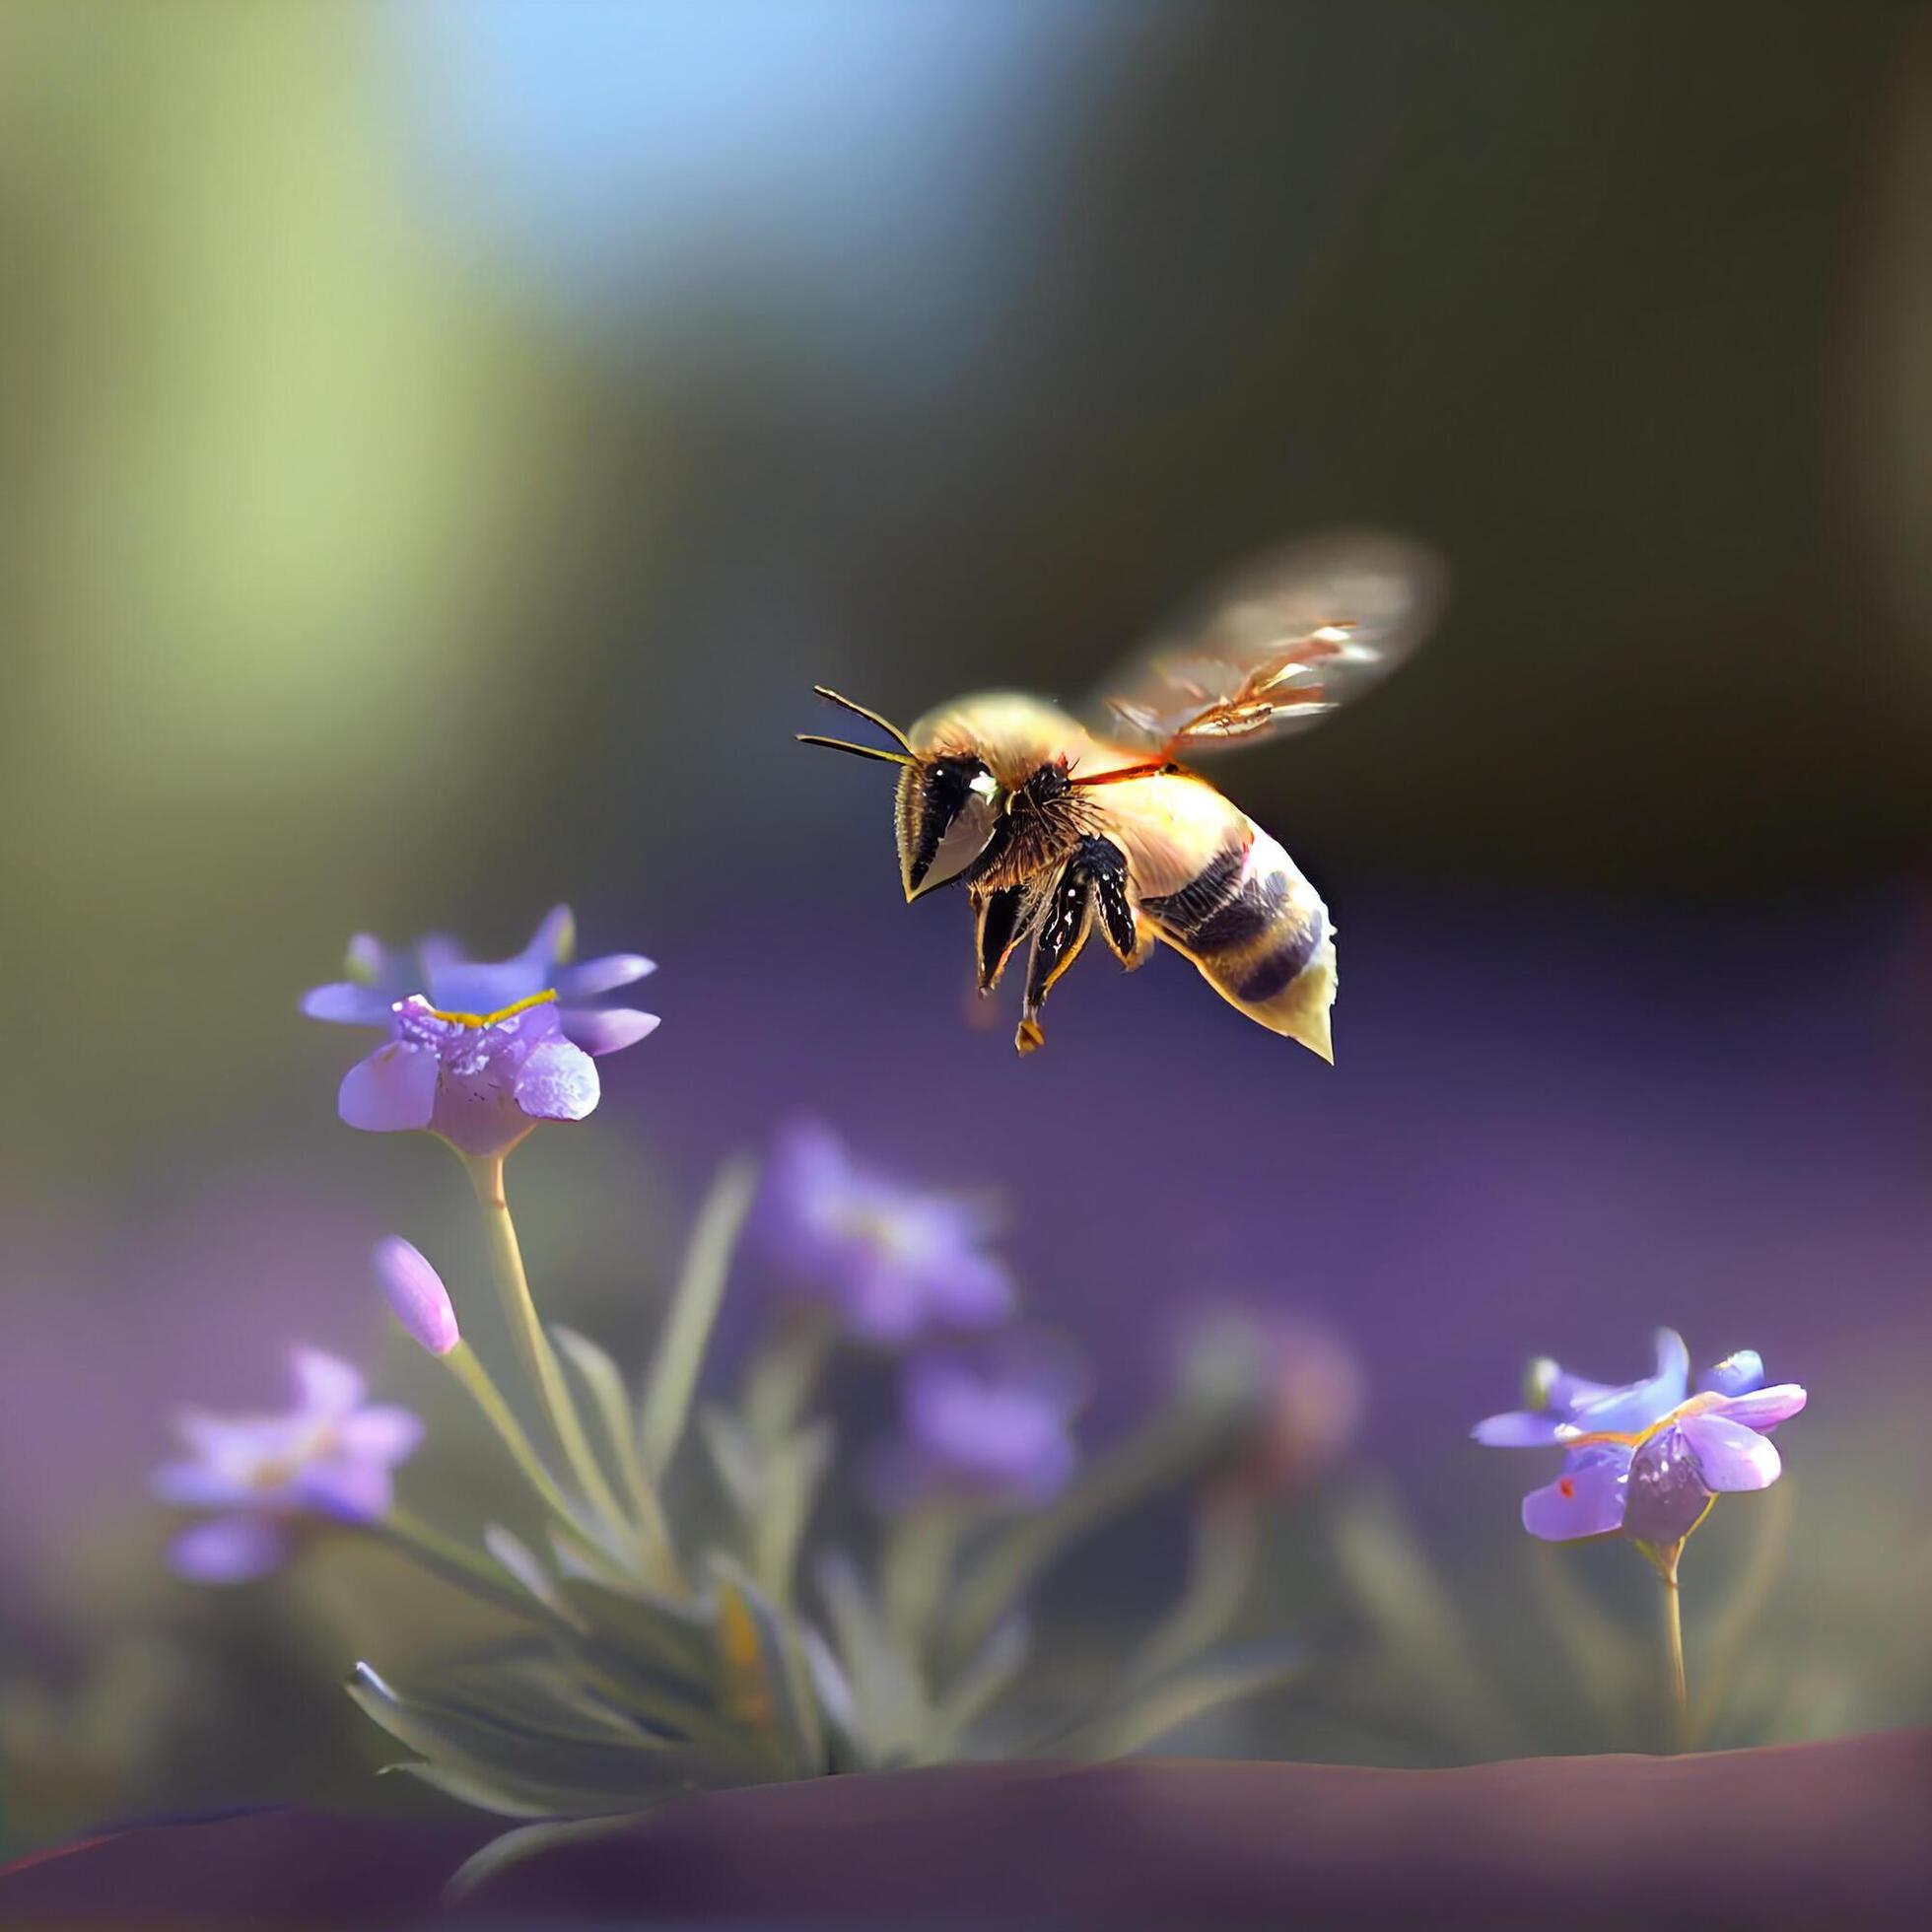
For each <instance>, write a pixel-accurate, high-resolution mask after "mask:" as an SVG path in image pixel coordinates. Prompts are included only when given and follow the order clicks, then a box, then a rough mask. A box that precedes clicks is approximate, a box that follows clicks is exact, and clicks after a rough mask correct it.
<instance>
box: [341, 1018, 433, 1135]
mask: <svg viewBox="0 0 1932 1932" xmlns="http://www.w3.org/2000/svg"><path fill="white" fill-rule="evenodd" d="M436 1074H437V1057H436V1053H435V1050H434V1049H432V1048H429V1047H422V1046H418V1045H416V1044H415V1043H414V1042H413V1041H408V1040H391V1041H390V1042H389V1043H388V1044H387V1045H386V1046H380V1047H378V1048H377V1049H376V1051H375V1052H374V1053H373V1054H371V1055H370V1056H369V1058H368V1059H367V1060H359V1061H358V1062H357V1063H356V1064H355V1066H353V1067H352V1068H350V1069H349V1070H348V1071H347V1072H346V1073H345V1074H343V1076H342V1090H341V1092H340V1094H339V1095H338V1096H337V1098H336V1111H337V1112H338V1113H339V1114H340V1115H341V1116H342V1118H343V1120H345V1121H346V1122H347V1123H348V1124H349V1126H351V1127H359V1128H361V1129H362V1130H363V1131H364V1132H365V1133H368V1134H397V1133H401V1132H404V1131H405V1130H407V1129H410V1128H417V1127H427V1126H429V1124H430V1117H431V1115H432V1114H434V1113H435V1112H436Z"/></svg>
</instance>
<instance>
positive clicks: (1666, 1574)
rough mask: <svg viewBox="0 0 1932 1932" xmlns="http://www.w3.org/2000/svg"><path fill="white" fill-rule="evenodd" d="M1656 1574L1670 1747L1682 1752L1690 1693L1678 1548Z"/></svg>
mask: <svg viewBox="0 0 1932 1932" xmlns="http://www.w3.org/2000/svg"><path fill="white" fill-rule="evenodd" d="M1679 1547H1680V1548H1681V1547H1682V1546H1679ZM1657 1573H1658V1575H1660V1576H1661V1577H1662V1578H1663V1579H1664V1668H1665V1673H1666V1681H1667V1686H1668V1690H1669V1692H1670V1704H1671V1749H1672V1750H1673V1751H1682V1750H1683V1749H1684V1748H1685V1744H1686V1742H1687V1741H1688V1739H1689V1737H1690V1690H1688V1688H1687V1687H1686V1685H1685V1681H1684V1611H1683V1606H1682V1602H1681V1599H1680V1597H1679V1594H1678V1587H1677V1550H1672V1551H1671V1552H1670V1566H1669V1568H1665V1567H1663V1566H1662V1565H1661V1564H1660V1565H1659V1566H1658V1572H1657Z"/></svg>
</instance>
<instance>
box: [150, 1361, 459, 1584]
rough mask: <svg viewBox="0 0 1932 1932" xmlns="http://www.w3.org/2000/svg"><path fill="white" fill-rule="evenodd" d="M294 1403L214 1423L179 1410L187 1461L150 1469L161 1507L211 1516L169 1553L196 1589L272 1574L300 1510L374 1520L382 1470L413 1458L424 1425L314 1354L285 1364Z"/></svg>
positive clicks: (385, 1480)
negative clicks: (283, 1409) (376, 1400)
mask: <svg viewBox="0 0 1932 1932" xmlns="http://www.w3.org/2000/svg"><path fill="white" fill-rule="evenodd" d="M290 1366H291V1369H292V1372H293V1375H294V1380H295V1403H294V1406H293V1407H292V1408H291V1409H289V1410H287V1411H286V1412H284V1413H283V1414H275V1415H237V1416H218V1415H210V1414H204V1413H203V1412H202V1411H199V1410H188V1411H185V1412H183V1414H181V1415H180V1416H179V1417H178V1418H177V1419H176V1422H175V1428H176V1430H177V1431H178V1433H179V1434H180V1436H181V1437H182V1439H183V1440H184V1441H185V1442H186V1444H187V1446H188V1448H189V1449H190V1451H192V1455H191V1457H190V1458H189V1459H188V1460H187V1461H184V1462H176V1463H167V1464H164V1465H163V1466H162V1467H161V1468H160V1469H158V1470H156V1471H155V1473H154V1479H153V1488H154V1492H155V1494H156V1496H158V1497H159V1498H160V1500H161V1501H163V1502H166V1503H173V1504H174V1505H176V1506H177V1507H181V1508H188V1509H212V1510H215V1511H217V1512H218V1513H217V1514H216V1515H213V1516H211V1517H209V1518H208V1519H207V1520H205V1521H203V1522H199V1523H196V1524H194V1525H193V1526H192V1527H190V1528H188V1529H186V1530H183V1531H182V1532H181V1534H180V1535H179V1536H178V1537H176V1538H175V1540H174V1543H173V1547H172V1548H171V1550H170V1552H169V1560H170V1562H171V1563H173V1567H174V1568H175V1570H176V1571H178V1572H179V1574H181V1575H182V1576H185V1577H187V1578H189V1579H190V1580H191V1581H193V1582H196V1583H244V1582H247V1581H248V1580H250V1579H251V1578H253V1577H257V1576H261V1575H264V1574H265V1573H266V1572H267V1571H269V1570H272V1569H274V1568H276V1567H277V1566H278V1565H279V1564H281V1563H282V1562H283V1560H284V1559H285V1558H286V1557H287V1556H288V1555H289V1553H290V1552H291V1551H292V1550H293V1549H294V1547H295V1535H296V1528H297V1525H298V1524H299V1522H300V1519H301V1518H302V1517H304V1516H305V1515H319V1516H328V1517H333V1518H334V1519H335V1520H337V1521H338V1522H345V1523H376V1522H380V1521H381V1519H382V1518H383V1517H384V1516H386V1515H387V1514H388V1512H389V1504H390V1500H391V1497H392V1495H393V1493H394V1484H393V1482H392V1480H391V1472H392V1471H393V1470H394V1468H395V1466H396V1465H397V1464H398V1463H401V1462H406V1461H407V1460H408V1458H409V1457H410V1456H412V1455H413V1454H414V1453H415V1451H416V1447H417V1445H418V1443H420V1442H421V1441H422V1438H423V1424H422V1421H421V1420H420V1418H419V1417H417V1416H415V1415H412V1414H410V1413H409V1411H408V1410H406V1409H398V1408H396V1407H394V1406H393V1405H391V1404H387V1403H371V1402H368V1401H367V1400H366V1398H367V1396H368V1393H369V1389H368V1384H367V1383H366V1382H365V1381H364V1380H363V1378H362V1376H361V1374H360V1373H359V1372H358V1371H357V1370H356V1369H354V1368H353V1367H351V1366H350V1364H349V1363H347V1362H345V1361H343V1360H341V1359H340V1358H339V1357H337V1356H335V1355H330V1354H325V1353H323V1352H322V1350H320V1349H319V1348H298V1349H296V1350H295V1351H294V1353H293V1354H292V1355H291V1357H290Z"/></svg>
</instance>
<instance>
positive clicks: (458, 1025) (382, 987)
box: [302, 906, 657, 1155]
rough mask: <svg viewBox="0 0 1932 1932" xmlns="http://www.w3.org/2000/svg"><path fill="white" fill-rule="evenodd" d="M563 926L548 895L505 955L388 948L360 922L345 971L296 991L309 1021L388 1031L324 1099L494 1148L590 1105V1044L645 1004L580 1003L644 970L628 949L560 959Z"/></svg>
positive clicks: (594, 1050) (624, 1042)
mask: <svg viewBox="0 0 1932 1932" xmlns="http://www.w3.org/2000/svg"><path fill="white" fill-rule="evenodd" d="M575 934H576V929H575V926H574V924H573V922H572V919H571V913H570V908H569V907H568V906H558V907H555V908H554V909H553V910H552V911H551V912H550V913H549V915H548V916H547V917H546V918H545V919H544V921H543V923H542V925H540V926H539V927H538V928H537V930H536V931H535V933H534V934H533V935H532V937H531V939H530V942H529V944H528V945H526V946H525V947H524V948H523V950H522V951H521V952H519V953H517V955H516V956H515V957H513V958H510V959H505V960H498V961H494V962H486V961H479V960H472V959H466V958H464V957H463V955H462V953H461V952H460V951H459V950H458V948H457V946H456V944H455V942H454V941H453V940H451V939H448V938H444V937H441V936H433V937H431V938H428V939H425V940H424V941H423V942H422V944H421V945H420V946H419V947H417V948H416V949H415V950H414V951H413V952H406V951H390V950H388V949H386V948H385V947H383V946H381V945H380V944H379V943H378V942H377V941H376V940H375V939H373V938H371V937H370V936H369V935H368V934H367V933H359V934H358V935H357V936H356V937H355V938H354V939H352V940H351V941H350V944H349V963H348V970H349V972H350V974H351V977H350V978H349V979H347V980H339V981H336V982H334V983H332V984H330V985H328V986H318V987H315V988H313V989H311V991H310V992H309V993H307V994H305V995H304V996H303V1000H302V1009H303V1011H304V1012H306V1013H307V1014H309V1016H310V1017H311V1019H321V1020H330V1021H334V1022H336V1023H339V1024H342V1025H348V1026H386V1027H387V1028H388V1029H389V1034H390V1037H389V1039H388V1040H387V1042H385V1043H384V1044H383V1045H382V1046H380V1047H378V1048H377V1049H376V1051H375V1052H374V1053H372V1054H371V1055H370V1056H369V1057H368V1058H367V1059H366V1060H363V1061H360V1062H359V1063H358V1064H357V1065H356V1066H354V1067H352V1068H351V1069H349V1071H348V1072H347V1073H346V1074H345V1075H344V1076H343V1081H342V1090H341V1094H340V1096H339V1099H338V1102H337V1108H338V1111H339V1112H340V1114H341V1116H342V1118H343V1119H344V1120H345V1121H347V1122H348V1124H349V1125H350V1126H351V1127H359V1128H363V1129H366V1130H368V1131H369V1132H371V1133H378V1134H381V1133H393V1132H398V1131H403V1130H408V1129H413V1128H427V1129H429V1130H430V1131H431V1132H433V1133H436V1134H441V1135H442V1136H443V1137H444V1138H446V1139H448V1140H449V1141H450V1142H451V1143H452V1144H453V1145H454V1146H456V1147H459V1148H460V1149H461V1150H462V1151H463V1152H464V1153H471V1154H486V1155H487V1154H500V1153H504V1152H507V1151H508V1150H509V1149H510V1148H511V1147H514V1146H515V1145H516V1144H517V1141H518V1140H520V1139H521V1138H523V1136H524V1135H526V1134H527V1133H528V1132H529V1131H530V1129H531V1127H532V1126H534V1125H535V1123H536V1122H538V1121H540V1120H560V1121H575V1120H582V1119H583V1118H584V1117H585V1116H586V1114H588V1113H589V1112H590V1111H591V1110H592V1109H593V1108H594V1107H595V1106H596V1104H597V1098H598V1091H599V1087H598V1079H597V1069H596V1068H595V1067H594V1066H593V1065H592V1064H591V1060H590V1056H591V1055H593V1054H606V1053H616V1052H618V1051H619V1050H620V1049H621V1048H624V1047H629V1046H634V1045H635V1044H636V1043H637V1042H638V1041H640V1040H642V1039H643V1038H644V1037H645V1036H646V1035H647V1034H649V1033H651V1032H653V1031H654V1030H655V1028H656V1025H657V1018H656V1015H655V1014H654V1013H646V1012H640V1011H638V1010H637V1009H636V1008H635V1007H629V1006H596V1005H591V1004H586V1003H584V1002H586V1001H590V1000H596V999H598V998H599V997H600V996H602V995H604V994H606V993H610V992H614V991H615V990H616V989H617V988H619V987H623V986H629V985H630V984H632V982H634V981H636V980H640V979H642V978H643V977H644V976H645V975H646V974H647V973H649V972H651V971H652V970H653V967H652V962H651V961H650V960H648V959H645V958H643V957H642V956H640V955H639V954H637V953H610V954H607V955H605V956H604V957H603V958H600V959H587V960H585V961H584V962H583V963H582V964H580V965H575V966H573V965H569V964H567V963H566V962H567V961H568V960H569V958H570V955H571V952H572V950H573V947H574V943H575Z"/></svg>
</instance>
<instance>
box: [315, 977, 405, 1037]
mask: <svg viewBox="0 0 1932 1932" xmlns="http://www.w3.org/2000/svg"><path fill="white" fill-rule="evenodd" d="M302 1010H303V1011H304V1012H305V1013H307V1014H308V1015H309V1017H310V1018H311V1019H325V1020H330V1021H332V1022H334V1024H336V1025H338V1026H380V1025H382V1024H383V1023H384V1022H385V1021H386V1020H387V1019H388V1017H389V1002H388V1000H385V999H384V998H383V997H382V995H381V993H380V991H379V990H378V989H377V988H375V987H373V986H357V985H355V984H354V983H353V982H352V981H349V980H336V981H334V982H332V983H331V984H330V985H328V986H315V987H311V988H310V989H309V991H308V992H307V993H305V994H304V995H303V996H302Z"/></svg>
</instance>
